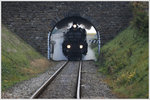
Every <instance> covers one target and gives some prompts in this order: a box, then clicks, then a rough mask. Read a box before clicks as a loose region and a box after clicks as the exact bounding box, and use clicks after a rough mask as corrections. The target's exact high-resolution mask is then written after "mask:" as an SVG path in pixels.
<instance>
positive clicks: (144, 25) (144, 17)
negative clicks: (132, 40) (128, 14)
mask: <svg viewBox="0 0 150 100" xmlns="http://www.w3.org/2000/svg"><path fill="white" fill-rule="evenodd" d="M132 6H133V21H132V22H131V23H132V25H133V26H135V27H136V28H137V29H138V31H139V35H140V36H143V37H148V20H149V19H148V2H133V3H132Z"/></svg>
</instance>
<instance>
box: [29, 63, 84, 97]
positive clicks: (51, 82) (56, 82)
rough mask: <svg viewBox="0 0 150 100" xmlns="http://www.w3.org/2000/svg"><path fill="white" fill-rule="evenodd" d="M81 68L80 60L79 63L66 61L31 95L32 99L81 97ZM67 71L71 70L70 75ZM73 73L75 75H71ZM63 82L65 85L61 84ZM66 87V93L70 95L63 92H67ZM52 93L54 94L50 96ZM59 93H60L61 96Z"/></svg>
mask: <svg viewBox="0 0 150 100" xmlns="http://www.w3.org/2000/svg"><path fill="white" fill-rule="evenodd" d="M81 69H82V61H80V62H79V64H77V62H69V61H67V62H65V63H64V64H63V65H62V66H61V67H60V68H59V69H58V70H57V71H56V72H55V73H54V74H53V75H52V76H51V77H50V78H49V79H48V80H47V81H46V82H45V83H44V84H43V85H42V86H41V87H40V88H39V89H37V90H36V92H35V93H34V94H33V95H32V96H31V97H30V99H34V98H77V99H80V93H81V92H80V91H81V90H80V84H81ZM65 71H66V72H65ZM71 71H72V72H71ZM67 72H69V73H68V75H66V74H65V73H67ZM72 73H73V75H71V74H72ZM63 76H64V77H63ZM62 79H63V80H62ZM72 79H73V80H72ZM62 82H63V84H64V85H63V84H62V85H61V83H62ZM66 84H67V85H66ZM69 85H70V86H69ZM65 86H66V87H65ZM49 88H52V89H49ZM71 88H73V89H71ZM64 89H66V91H67V92H66V93H64V94H65V95H67V93H68V96H65V95H64V94H63V93H62V92H65V90H64ZM58 91H59V92H58ZM68 91H69V92H68ZM50 94H53V95H52V96H48V95H50ZM58 94H59V95H60V97H59V95H58ZM43 95H44V96H43ZM45 95H46V96H45ZM57 95H58V96H57ZM63 96H64V97H63Z"/></svg>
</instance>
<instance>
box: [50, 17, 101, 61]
mask: <svg viewBox="0 0 150 100" xmlns="http://www.w3.org/2000/svg"><path fill="white" fill-rule="evenodd" d="M73 23H76V24H77V26H78V27H80V28H83V29H85V30H86V36H87V37H86V38H87V42H88V53H87V55H86V56H85V57H84V58H83V59H84V60H96V57H95V54H94V52H93V51H92V49H91V45H94V47H95V46H98V53H99V54H100V33H99V32H98V30H97V29H96V28H95V25H93V24H92V23H91V22H90V21H89V20H87V19H85V18H82V17H80V16H71V17H65V18H63V19H62V20H60V21H58V22H57V23H56V24H55V25H54V27H53V28H52V30H51V31H50V32H49V33H48V49H47V50H48V53H47V54H48V55H47V56H48V59H50V58H52V59H53V60H66V59H65V57H64V56H63V53H61V51H60V50H62V48H61V45H60V44H62V41H63V36H64V34H65V33H66V32H67V30H69V29H70V28H71V27H72V25H73ZM58 33H59V35H57V34H58ZM60 37H61V38H62V40H59V39H58V38H60ZM56 40H57V41H56ZM60 41H61V42H60ZM57 42H60V43H59V45H58V44H57ZM56 44H57V46H56ZM58 47H60V48H58ZM57 52H59V53H60V54H59V56H60V55H62V56H60V57H58V54H57Z"/></svg>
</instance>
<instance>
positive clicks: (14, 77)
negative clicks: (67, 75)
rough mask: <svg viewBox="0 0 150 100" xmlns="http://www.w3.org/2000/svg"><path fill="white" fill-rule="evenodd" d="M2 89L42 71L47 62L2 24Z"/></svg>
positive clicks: (46, 67)
mask: <svg viewBox="0 0 150 100" xmlns="http://www.w3.org/2000/svg"><path fill="white" fill-rule="evenodd" d="M1 58H2V91H5V90H6V89H8V88H10V87H12V86H13V85H14V84H16V83H18V82H20V81H23V80H27V79H29V78H31V77H33V76H36V75H37V74H38V73H42V72H44V71H45V70H46V69H48V67H49V66H50V65H52V64H53V63H52V62H49V61H48V60H46V58H44V57H43V56H42V55H40V54H39V53H38V52H36V51H35V50H34V49H33V48H32V47H31V46H30V45H28V44H26V43H25V42H24V41H23V40H22V39H20V38H19V37H18V36H17V35H15V34H14V33H12V32H10V31H9V30H8V29H7V28H6V27H5V26H3V25H2V55H1Z"/></svg>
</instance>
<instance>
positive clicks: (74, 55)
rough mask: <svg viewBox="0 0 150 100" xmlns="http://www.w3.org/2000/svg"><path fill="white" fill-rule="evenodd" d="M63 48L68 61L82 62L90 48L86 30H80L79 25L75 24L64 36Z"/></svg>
mask: <svg viewBox="0 0 150 100" xmlns="http://www.w3.org/2000/svg"><path fill="white" fill-rule="evenodd" d="M62 47H63V53H64V55H65V56H66V57H67V58H68V60H81V59H82V56H85V55H86V54H87V48H88V44H87V41H86V31H85V29H83V28H79V27H78V25H77V24H73V26H72V27H71V28H70V29H69V30H68V31H67V32H66V33H65V34H64V41H63V44H62Z"/></svg>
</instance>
